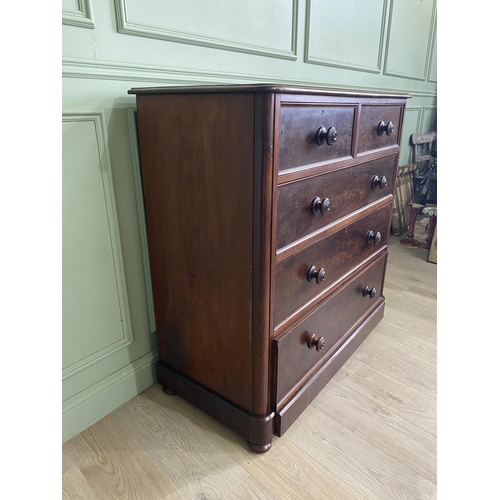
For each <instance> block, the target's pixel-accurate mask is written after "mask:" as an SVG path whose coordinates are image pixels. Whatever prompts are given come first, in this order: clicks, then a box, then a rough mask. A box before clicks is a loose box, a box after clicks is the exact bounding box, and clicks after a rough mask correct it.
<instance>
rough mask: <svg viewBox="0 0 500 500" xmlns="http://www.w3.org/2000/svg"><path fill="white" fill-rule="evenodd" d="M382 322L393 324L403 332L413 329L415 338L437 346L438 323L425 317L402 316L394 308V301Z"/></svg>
mask: <svg viewBox="0 0 500 500" xmlns="http://www.w3.org/2000/svg"><path fill="white" fill-rule="evenodd" d="M382 321H384V324H391V325H392V327H393V328H395V329H400V331H401V332H404V331H406V330H407V329H408V328H409V327H411V335H412V336H413V337H417V338H419V339H421V340H424V341H425V342H429V343H431V344H435V345H436V344H437V334H436V321H435V320H432V319H427V318H425V317H418V316H414V315H410V314H402V313H401V312H400V311H398V310H397V309H396V308H395V307H394V301H393V302H392V303H391V304H387V306H386V308H385V314H384V319H383V320H382Z"/></svg>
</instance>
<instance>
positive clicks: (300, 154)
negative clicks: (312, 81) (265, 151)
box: [278, 103, 357, 171]
mask: <svg viewBox="0 0 500 500" xmlns="http://www.w3.org/2000/svg"><path fill="white" fill-rule="evenodd" d="M356 109H357V108H356V106H355V105H352V104H351V105H338V104H336V105H333V104H328V103H322V104H307V105H306V104H282V106H281V117H280V124H279V165H278V169H279V171H283V170H289V169H293V168H297V167H303V166H307V165H310V164H315V163H319V162H325V161H331V160H335V159H340V158H346V157H352V154H353V152H352V146H353V129H354V118H355V112H356ZM321 127H324V129H325V131H326V132H328V130H329V129H330V128H334V129H335V132H336V135H335V141H334V142H333V144H332V145H329V144H328V142H327V136H326V135H325V134H320V135H319V136H318V131H319V130H320V128H321ZM332 134H333V132H332ZM332 137H333V135H332ZM322 138H323V139H324V142H323V143H322V144H320V143H319V142H322ZM330 142H331V141H330Z"/></svg>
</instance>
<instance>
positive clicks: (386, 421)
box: [312, 380, 437, 484]
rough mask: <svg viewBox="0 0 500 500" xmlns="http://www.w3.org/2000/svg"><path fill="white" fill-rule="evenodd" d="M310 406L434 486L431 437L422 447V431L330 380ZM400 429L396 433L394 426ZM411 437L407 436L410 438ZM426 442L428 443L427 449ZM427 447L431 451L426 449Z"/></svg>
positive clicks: (434, 450) (432, 438) (433, 460)
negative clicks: (396, 419) (394, 423)
mask: <svg viewBox="0 0 500 500" xmlns="http://www.w3.org/2000/svg"><path fill="white" fill-rule="evenodd" d="M312 405H313V406H314V407H315V408H316V409H318V410H319V411H321V412H323V413H324V414H325V415H327V416H329V417H331V418H333V419H334V420H335V421H336V422H338V423H339V424H341V425H343V426H344V427H346V428H347V429H349V430H350V431H351V432H354V433H355V434H357V435H358V436H359V437H361V438H363V439H364V440H366V441H368V442H369V443H371V444H372V445H374V446H376V447H377V448H379V449H380V450H382V451H383V452H385V453H386V454H387V455H390V456H391V457H392V458H394V459H396V460H398V461H400V462H401V463H402V464H404V465H405V466H406V467H409V468H410V469H413V470H414V471H415V472H417V473H418V474H420V475H421V476H423V477H425V478H426V479H427V480H429V481H431V482H432V483H434V484H437V475H436V444H435V438H434V437H433V436H426V438H427V439H425V441H426V443H425V444H426V445H427V447H426V446H422V445H421V444H420V443H419V441H420V442H421V441H422V440H423V439H422V434H423V432H422V431H420V432H418V431H419V428H416V429H415V426H414V425H413V424H411V423H409V422H407V421H406V420H404V419H401V418H398V421H397V423H396V425H393V422H394V420H395V415H393V414H392V413H391V412H390V411H389V410H388V409H386V408H384V407H383V406H380V405H378V404H376V403H373V402H372V401H370V400H368V399H367V398H365V397H364V396H361V395H360V394H358V393H356V392H354V391H352V390H350V389H348V388H347V387H345V386H343V385H342V384H339V383H338V382H336V381H334V380H331V381H330V383H329V384H328V385H327V386H326V387H325V388H324V389H323V391H322V392H321V393H320V394H319V395H318V396H317V397H316V399H315V400H314V401H313V402H312ZM401 426H402V427H403V428H404V430H400V428H398V427H401ZM409 435H410V436H411V437H410V436H409ZM427 442H429V443H432V442H433V445H432V444H431V446H429V445H428V444H427ZM428 448H431V449H430V450H429V449H428Z"/></svg>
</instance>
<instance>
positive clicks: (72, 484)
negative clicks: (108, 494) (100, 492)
mask: <svg viewBox="0 0 500 500" xmlns="http://www.w3.org/2000/svg"><path fill="white" fill-rule="evenodd" d="M99 498H100V497H98V496H95V495H94V492H93V491H92V489H91V488H90V486H89V484H88V483H87V481H86V480H85V478H84V477H83V474H82V473H81V471H80V469H79V468H78V467H73V468H72V469H70V470H68V471H67V472H65V473H64V474H63V476H62V500H99Z"/></svg>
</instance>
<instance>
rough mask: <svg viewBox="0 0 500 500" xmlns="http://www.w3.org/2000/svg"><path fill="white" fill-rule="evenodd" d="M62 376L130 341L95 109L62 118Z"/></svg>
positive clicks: (111, 201)
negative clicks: (93, 111) (90, 111)
mask: <svg viewBox="0 0 500 500" xmlns="http://www.w3.org/2000/svg"><path fill="white" fill-rule="evenodd" d="M62 137H63V140H62V145H63V148H62V161H63V176H62V180H63V184H62V187H63V200H62V210H63V225H62V228H63V289H64V290H65V293H64V295H63V330H64V332H65V336H64V342H63V379H64V378H66V377H68V376H70V375H71V374H72V373H74V372H75V371H77V370H81V369H84V368H87V367H88V366H90V365H91V364H92V363H94V362H95V361H96V360H98V359H100V358H102V357H104V356H107V355H109V354H110V353H111V352H113V351H114V350H117V349H121V348H123V347H125V346H127V345H128V344H130V343H131V342H132V341H133V338H132V330H131V325H130V313H129V306H128V297H127V287H126V282H125V274H124V268H123V258H122V253H121V247H120V235H119V230H118V220H117V214H116V206H115V200H114V192H113V181H112V175H111V169H110V163H109V154H108V151H107V145H106V139H105V135H104V129H103V123H102V115H101V114H100V113H97V114H96V113H79V114H75V113H71V114H65V115H64V116H63V135H62Z"/></svg>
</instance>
